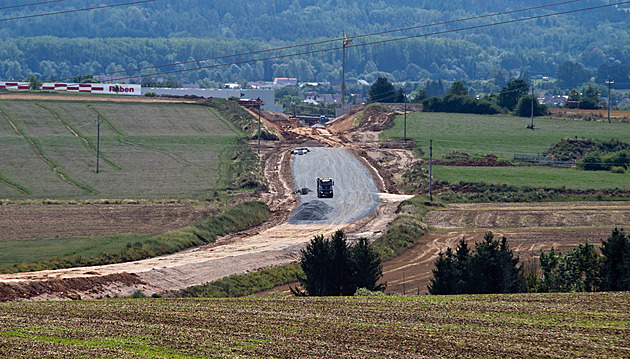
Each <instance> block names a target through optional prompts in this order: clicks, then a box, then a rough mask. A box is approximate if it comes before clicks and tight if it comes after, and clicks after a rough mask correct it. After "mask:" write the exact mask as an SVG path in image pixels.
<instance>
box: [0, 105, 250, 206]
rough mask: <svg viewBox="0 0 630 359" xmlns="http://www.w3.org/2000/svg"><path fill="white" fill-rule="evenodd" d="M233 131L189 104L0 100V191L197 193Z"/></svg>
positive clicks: (218, 172)
mask: <svg viewBox="0 0 630 359" xmlns="http://www.w3.org/2000/svg"><path fill="white" fill-rule="evenodd" d="M97 119H100V136H98V131H99V129H98V127H99V126H97ZM241 136H242V134H241V133H240V131H239V130H237V129H236V128H235V127H234V126H233V125H231V124H230V123H228V121H226V120H225V119H223V118H222V117H221V116H220V115H219V114H218V113H217V112H216V111H214V110H213V109H211V108H209V107H203V106H198V105H194V104H182V103H176V104H173V103H144V102H137V103H135V102H102V101H93V102H92V101H89V97H82V98H81V100H68V99H67V98H66V99H65V100H64V101H47V100H4V99H0V198H5V199H38V198H41V199H44V198H54V199H94V198H143V199H164V198H194V199H205V198H207V197H208V196H209V195H211V194H212V193H213V192H214V191H215V190H217V189H221V188H225V187H227V186H228V181H229V173H228V167H229V166H228V165H229V161H230V157H231V155H232V151H233V150H234V149H235V147H236V146H237V140H238V138H239V137H241ZM99 137H100V138H99ZM97 147H98V150H99V152H100V158H99V163H98V165H99V173H96V166H97V157H96V154H97Z"/></svg>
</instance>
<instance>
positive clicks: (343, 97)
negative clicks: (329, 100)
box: [341, 30, 353, 106]
mask: <svg viewBox="0 0 630 359" xmlns="http://www.w3.org/2000/svg"><path fill="white" fill-rule="evenodd" d="M352 40H353V39H347V38H346V31H345V30H344V31H343V63H342V66H341V106H343V105H345V104H346V45H348V44H349V43H351V42H352Z"/></svg>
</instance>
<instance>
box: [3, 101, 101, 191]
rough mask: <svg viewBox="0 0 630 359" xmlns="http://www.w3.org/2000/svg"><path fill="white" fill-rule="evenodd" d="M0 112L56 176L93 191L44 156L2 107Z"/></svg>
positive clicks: (34, 142) (33, 141) (84, 189)
mask: <svg viewBox="0 0 630 359" xmlns="http://www.w3.org/2000/svg"><path fill="white" fill-rule="evenodd" d="M0 112H1V113H2V115H3V116H4V118H6V120H7V121H9V124H11V126H12V127H13V130H14V131H15V132H16V133H17V134H18V135H19V136H20V137H22V138H23V139H25V140H26V141H28V142H29V143H30V145H31V148H32V149H33V151H35V153H36V154H37V155H38V156H39V158H41V159H42V161H44V162H46V164H48V166H49V167H50V170H51V171H52V173H54V174H55V175H56V176H57V177H59V178H60V179H61V180H62V181H64V182H66V183H68V184H71V185H73V186H76V187H78V188H80V189H82V190H83V191H85V192H86V193H87V194H91V193H95V192H96V191H95V190H94V189H92V188H90V187H89V186H87V185H84V184H82V183H79V182H77V181H75V180H73V179H71V178H69V177H68V176H67V175H66V174H65V173H64V172H62V171H61V170H59V166H58V165H57V164H55V163H54V162H52V161H51V160H49V159H48V158H46V156H44V153H43V151H42V150H41V148H40V147H39V145H38V144H37V142H36V141H35V140H33V139H32V138H30V137H29V136H26V135H25V134H24V133H23V132H22V130H21V129H20V127H19V126H18V125H17V123H15V121H13V120H12V119H11V116H9V115H8V114H7V113H6V112H5V111H4V110H3V109H1V108H0Z"/></svg>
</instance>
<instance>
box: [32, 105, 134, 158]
mask: <svg viewBox="0 0 630 359" xmlns="http://www.w3.org/2000/svg"><path fill="white" fill-rule="evenodd" d="M37 106H39V107H41V108H43V109H46V110H48V111H49V112H50V113H51V114H53V116H55V118H56V119H57V121H59V122H61V123H62V124H63V125H64V126H65V127H66V128H67V129H68V131H70V132H71V133H72V134H73V135H74V136H75V137H77V138H79V139H81V141H83V145H84V146H85V148H87V149H88V150H91V151H92V152H94V154H96V153H97V151H96V148H94V146H93V145H92V144H91V143H90V140H88V139H87V138H86V137H85V136H83V135H82V134H81V133H80V132H79V131H78V130H76V129H74V128H72V126H70V124H68V123H67V122H66V121H64V120H63V119H62V118H61V116H60V115H59V114H58V113H57V112H56V111H54V110H53V109H51V108H48V107H46V106H44V105H41V104H37ZM98 152H99V157H100V158H101V159H102V160H103V161H104V162H105V163H107V164H108V165H110V166H111V167H113V168H115V169H117V170H120V169H122V167H120V166H118V165H117V164H115V163H114V162H113V161H111V160H109V159H107V157H105V155H104V154H103V151H98Z"/></svg>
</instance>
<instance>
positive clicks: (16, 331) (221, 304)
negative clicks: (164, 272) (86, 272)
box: [0, 292, 630, 358]
mask: <svg viewBox="0 0 630 359" xmlns="http://www.w3.org/2000/svg"><path fill="white" fill-rule="evenodd" d="M629 308H630V293H628V292H619V293H570V294H569V293H567V294H535V295H532V294H519V295H476V296H472V295H469V296H399V297H395V296H386V297H377V298H375V297H336V298H288V299H287V298H284V299H280V298H278V299H274V298H265V299H253V298H243V299H208V300H204V299H176V300H171V299H116V300H107V301H74V302H43V303H42V302H40V303H32V302H30V303H27V302H22V303H2V304H0V317H1V318H2V321H0V356H2V357H11V358H34V357H46V358H67V357H75V358H77V357H91V358H94V357H107V358H114V357H115V358H138V357H143V358H202V357H203V358H209V357H212V358H297V357H300V358H372V357H381V358H383V357H384V358H425V357H443V358H452V357H484V358H535V357H545V358H575V357H580V358H588V357H592V358H595V357H607V358H624V357H626V358H627V357H629V356H630V348H629V347H628V342H629V341H630V325H628V324H629V323H630V310H629Z"/></svg>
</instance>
